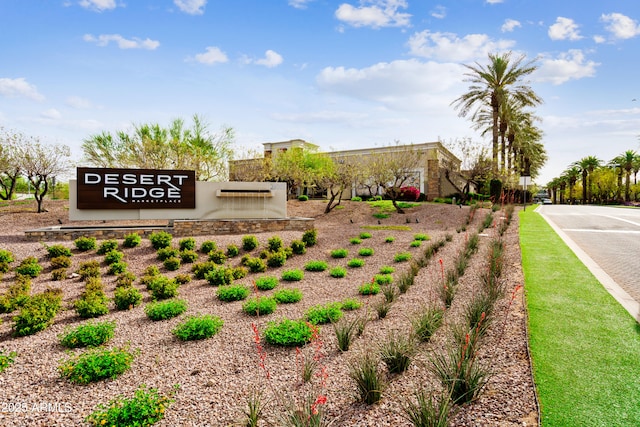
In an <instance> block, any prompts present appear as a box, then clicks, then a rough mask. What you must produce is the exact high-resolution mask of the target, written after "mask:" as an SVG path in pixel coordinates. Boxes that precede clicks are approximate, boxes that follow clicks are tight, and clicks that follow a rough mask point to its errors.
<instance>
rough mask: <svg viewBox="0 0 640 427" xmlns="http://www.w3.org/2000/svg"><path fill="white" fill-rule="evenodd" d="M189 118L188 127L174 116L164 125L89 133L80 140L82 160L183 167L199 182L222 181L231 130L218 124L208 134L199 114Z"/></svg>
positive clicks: (144, 166) (116, 165)
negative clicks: (194, 175) (87, 136)
mask: <svg viewBox="0 0 640 427" xmlns="http://www.w3.org/2000/svg"><path fill="white" fill-rule="evenodd" d="M192 121H193V123H192V126H191V127H190V128H187V127H186V126H185V122H184V120H182V119H175V120H173V122H171V124H170V125H169V126H168V127H162V126H160V125H159V124H141V125H136V126H135V127H134V131H133V132H132V133H126V132H124V131H118V132H116V133H115V134H113V135H112V134H111V133H109V132H102V133H101V134H97V135H93V136H91V137H89V138H87V139H85V140H84V141H83V144H82V150H83V153H84V159H85V160H86V161H87V162H88V163H90V164H92V165H95V166H98V167H111V168H142V169H186V170H194V171H195V172H196V179H198V180H199V181H222V180H226V179H227V178H228V171H227V165H228V163H229V160H230V159H231V158H232V156H233V150H232V148H231V147H232V144H233V141H234V138H235V135H234V131H233V129H232V128H230V127H222V128H221V129H220V131H219V132H218V133H211V132H210V131H209V128H208V125H207V124H206V123H205V122H204V121H203V119H202V118H201V117H200V116H198V115H194V116H193V118H192Z"/></svg>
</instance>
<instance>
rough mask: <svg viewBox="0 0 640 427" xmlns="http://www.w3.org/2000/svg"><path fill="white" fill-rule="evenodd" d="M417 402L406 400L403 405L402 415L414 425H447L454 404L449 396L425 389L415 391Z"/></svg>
mask: <svg viewBox="0 0 640 427" xmlns="http://www.w3.org/2000/svg"><path fill="white" fill-rule="evenodd" d="M414 396H415V402H414V401H413V400H409V401H406V402H405V403H403V405H402V415H403V417H404V418H405V419H406V420H407V421H409V422H410V423H411V424H412V425H413V426H414V427H447V426H448V425H449V413H450V411H451V408H452V407H453V404H452V402H451V399H449V396H447V395H446V394H441V395H440V396H439V397H437V396H434V395H431V394H428V393H427V392H426V391H425V389H420V390H418V391H416V392H415V395H414Z"/></svg>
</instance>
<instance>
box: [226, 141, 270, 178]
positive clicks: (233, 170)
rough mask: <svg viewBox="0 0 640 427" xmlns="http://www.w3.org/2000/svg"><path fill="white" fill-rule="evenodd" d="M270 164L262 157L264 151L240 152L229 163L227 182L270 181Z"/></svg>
mask: <svg viewBox="0 0 640 427" xmlns="http://www.w3.org/2000/svg"><path fill="white" fill-rule="evenodd" d="M272 167H273V165H272V162H271V158H270V157H265V156H264V151H261V150H257V149H248V150H240V151H236V152H235V153H234V159H233V160H232V161H231V162H230V163H229V180H231V181H249V182H263V181H269V180H270V179H272V177H271V170H272Z"/></svg>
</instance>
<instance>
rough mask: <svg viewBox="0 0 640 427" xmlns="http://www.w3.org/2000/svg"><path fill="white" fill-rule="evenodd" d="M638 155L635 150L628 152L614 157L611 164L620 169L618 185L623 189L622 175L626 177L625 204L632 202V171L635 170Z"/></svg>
mask: <svg viewBox="0 0 640 427" xmlns="http://www.w3.org/2000/svg"><path fill="white" fill-rule="evenodd" d="M637 158H638V154H637V153H636V152H635V151H634V150H627V151H625V152H624V153H622V154H620V155H619V156H616V157H614V158H613V159H612V160H611V162H609V163H610V164H611V165H612V166H614V167H616V168H618V173H619V175H618V177H619V178H618V185H619V186H620V187H622V175H623V174H624V177H625V186H624V200H625V202H630V201H631V192H630V187H631V171H632V170H633V166H634V164H635V162H636V161H637Z"/></svg>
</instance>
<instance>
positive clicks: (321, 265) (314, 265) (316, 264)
mask: <svg viewBox="0 0 640 427" xmlns="http://www.w3.org/2000/svg"><path fill="white" fill-rule="evenodd" d="M327 268H329V265H328V264H327V263H326V262H324V261H309V262H307V263H306V264H305V265H304V269H305V270H307V271H325V270H326V269H327Z"/></svg>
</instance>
